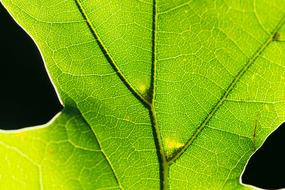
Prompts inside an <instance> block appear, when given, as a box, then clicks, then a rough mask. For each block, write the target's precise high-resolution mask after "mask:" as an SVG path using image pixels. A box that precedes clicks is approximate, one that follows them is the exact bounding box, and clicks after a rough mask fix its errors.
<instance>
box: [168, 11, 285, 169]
mask: <svg viewBox="0 0 285 190" xmlns="http://www.w3.org/2000/svg"><path fill="white" fill-rule="evenodd" d="M284 24H285V15H284V16H283V17H282V18H281V20H280V21H279V23H278V24H277V26H276V27H275V28H274V30H273V31H272V33H271V35H270V36H269V38H268V39H267V40H266V41H265V43H263V44H262V45H261V46H260V47H259V48H258V49H257V51H256V52H255V53H254V54H253V55H252V56H251V58H250V59H249V60H248V61H247V63H246V64H245V66H244V67H243V68H242V69H241V70H240V71H239V72H238V74H237V75H236V76H235V78H234V79H233V80H232V82H231V83H230V85H229V86H228V87H227V89H226V91H225V92H224V94H223V95H222V96H221V98H220V99H219V100H218V102H217V103H216V104H215V105H214V107H213V108H212V110H211V111H210V112H209V114H208V115H207V116H206V117H205V119H204V120H203V122H202V123H201V124H200V125H199V126H198V128H197V129H196V131H195V132H194V133H193V135H192V136H191V138H190V139H189V140H188V141H187V143H186V144H185V145H184V146H183V147H182V148H181V149H180V150H179V151H178V152H177V153H176V154H175V155H174V156H172V157H170V158H169V159H168V164H169V165H171V164H173V163H174V162H175V161H176V160H177V159H179V158H180V156H181V155H182V154H183V153H184V152H185V151H186V150H187V149H188V148H189V147H190V145H191V144H192V143H193V142H194V141H195V139H196V138H197V137H198V136H199V134H200V133H201V132H202V131H203V129H204V128H205V127H206V126H207V124H208V123H209V121H210V120H211V119H212V118H213V116H214V115H215V113H216V112H217V111H218V110H219V108H220V107H221V106H222V105H223V103H224V102H225V100H226V99H227V97H228V96H229V94H230V93H231V92H232V91H233V89H234V88H235V86H236V84H237V83H238V82H239V80H240V79H241V78H242V77H243V76H244V74H245V73H246V72H247V71H248V70H249V68H250V67H251V66H252V65H253V64H254V63H255V61H256V60H257V59H258V57H259V56H260V55H261V54H262V53H263V52H264V50H265V49H266V48H267V47H268V46H269V45H270V43H271V42H272V41H274V37H275V35H276V33H277V32H278V31H279V30H280V29H281V27H282V26H283V25H284Z"/></svg>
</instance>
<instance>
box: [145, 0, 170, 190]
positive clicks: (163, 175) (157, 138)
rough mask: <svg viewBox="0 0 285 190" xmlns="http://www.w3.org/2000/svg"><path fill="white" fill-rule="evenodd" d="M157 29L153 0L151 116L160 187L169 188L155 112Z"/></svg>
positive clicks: (165, 162)
mask: <svg viewBox="0 0 285 190" xmlns="http://www.w3.org/2000/svg"><path fill="white" fill-rule="evenodd" d="M156 31H157V3H156V0H153V8H152V48H151V49H152V67H151V85H150V95H151V104H150V108H149V113H150V118H151V121H152V130H153V136H154V142H155V146H156V150H157V156H158V160H159V167H160V189H162V190H165V189H168V169H169V167H168V166H169V165H168V162H167V159H166V155H165V152H164V149H163V142H162V137H161V134H160V130H159V127H158V124H157V119H156V112H155V95H156V94H155V92H156V72H157V71H156Z"/></svg>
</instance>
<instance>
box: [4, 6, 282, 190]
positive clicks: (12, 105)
mask: <svg viewBox="0 0 285 190" xmlns="http://www.w3.org/2000/svg"><path fill="white" fill-rule="evenodd" d="M0 85H1V88H0V101H1V104H0V105H1V106H0V129H19V128H24V127H28V126H34V125H39V124H44V123H46V122H48V121H49V120H50V119H51V118H52V117H53V116H54V115H55V114H56V113H58V112H59V111H60V110H61V109H62V106H61V105H60V103H59V101H58V99H57V96H56V93H55V90H54V88H53V87H52V84H51V82H50V80H49V78H48V75H47V73H46V71H45V68H44V64H43V61H42V58H41V56H40V53H39V51H38V50H37V47H36V46H35V44H34V43H33V41H32V40H31V39H30V37H28V35H27V34H26V33H25V32H24V31H23V30H22V29H21V28H20V27H19V26H18V25H17V24H16V23H15V22H14V21H13V20H12V18H11V17H10V16H9V15H8V13H7V12H6V10H4V8H3V7H2V5H1V3H0ZM284 85H285V84H284ZM284 152H285V125H282V126H281V127H280V128H279V129H278V130H277V131H275V132H274V133H273V134H272V135H270V137H269V138H268V139H267V140H266V142H265V144H264V145H263V147H262V148H261V149H259V150H258V151H257V152H256V154H254V155H253V156H252V158H251V159H250V161H249V164H248V166H247V167H246V170H245V173H244V175H243V177H242V179H243V182H244V183H246V184H252V185H255V186H257V187H261V188H271V189H277V188H282V187H285V154H284Z"/></svg>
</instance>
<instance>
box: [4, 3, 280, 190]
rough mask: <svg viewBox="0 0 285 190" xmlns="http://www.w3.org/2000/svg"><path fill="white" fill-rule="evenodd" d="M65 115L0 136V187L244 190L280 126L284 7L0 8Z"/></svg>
mask: <svg viewBox="0 0 285 190" xmlns="http://www.w3.org/2000/svg"><path fill="white" fill-rule="evenodd" d="M1 3H3V5H4V6H5V7H6V8H7V10H8V11H9V12H10V14H11V15H12V16H13V18H14V19H15V20H16V21H17V22H18V23H19V24H20V25H21V26H22V27H23V28H24V29H25V30H26V31H27V32H28V33H29V35H30V36H31V37H32V38H33V39H34V41H35V42H36V44H37V45H38V47H39V49H40V50H41V53H42V55H43V58H44V60H45V63H46V67H47V70H48V72H49V74H50V76H51V79H52V81H53V83H54V86H55V88H56V89H57V92H58V94H59V96H60V99H61V101H62V104H63V105H64V110H63V111H62V112H61V113H59V114H58V115H57V116H56V117H55V118H54V119H53V120H52V121H51V122H50V123H49V124H47V125H45V126H39V127H33V128H29V129H25V130H19V131H1V132H0V151H1V157H0V163H1V164H0V189H7V188H8V189H49V190H50V189H52V190H53V189H55V190H58V189H68V190H73V189H90V190H91V189H92V190H93V189H239V188H240V189H243V188H251V187H249V186H245V185H244V184H241V182H240V176H241V173H242V171H243V169H244V167H245V165H246V162H247V161H248V159H249V157H250V156H251V155H252V154H253V153H254V152H255V151H256V149H257V148H259V147H260V146H261V145H262V143H263V142H264V141H265V139H266V137H267V136H268V135H269V134H271V133H272V132H273V131H274V130H275V129H276V128H277V127H278V126H279V125H280V124H281V123H282V122H283V121H284V120H285V112H284V110H285V85H284V84H285V53H284V52H285V43H283V41H284V33H285V3H284V0H272V1H266V0H259V1H255V0H250V1H248V0H242V1H230V0H225V1H211V0H202V1H188V0H187V1H185V0H176V1H172V0H163V1H162V0H136V1H134V0H121V1H115V0H112V1H99V0H85V1H83V0H46V1H39V0H29V1H26V0H17V1H15V0H1Z"/></svg>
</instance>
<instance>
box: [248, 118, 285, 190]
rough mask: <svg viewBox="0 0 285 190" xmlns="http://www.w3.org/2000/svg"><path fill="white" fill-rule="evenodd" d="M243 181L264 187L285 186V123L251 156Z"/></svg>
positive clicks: (278, 187) (276, 187)
mask: <svg viewBox="0 0 285 190" xmlns="http://www.w3.org/2000/svg"><path fill="white" fill-rule="evenodd" d="M242 181H243V183H246V184H251V185H254V186H257V187H260V188H264V189H280V188H285V123H283V124H282V125H281V126H280V127H279V128H278V129H277V130H276V131H275V132H273V133H272V134H271V135H270V136H269V137H268V138H267V140H266V141H265V143H264V144H263V146H262V147H261V148H260V149H259V150H257V151H256V153H255V154H254V155H253V156H252V157H251V159H250V160H249V163H248V165H247V167H246V169H245V171H244V174H243V176H242Z"/></svg>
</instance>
